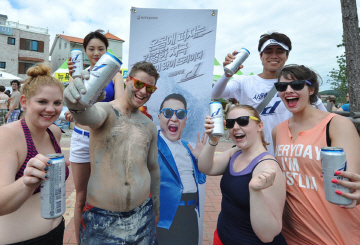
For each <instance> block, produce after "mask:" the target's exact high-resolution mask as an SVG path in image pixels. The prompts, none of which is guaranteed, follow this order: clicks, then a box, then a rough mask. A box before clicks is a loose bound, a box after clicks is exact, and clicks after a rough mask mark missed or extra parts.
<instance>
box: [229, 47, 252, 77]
mask: <svg viewBox="0 0 360 245" xmlns="http://www.w3.org/2000/svg"><path fill="white" fill-rule="evenodd" d="M249 55H250V52H249V50H247V49H246V48H242V49H240V51H239V53H237V54H236V55H235V59H234V60H233V62H231V63H230V64H228V65H226V66H225V67H224V71H225V73H226V74H228V75H230V76H232V75H234V74H235V72H236V71H237V69H239V67H240V66H241V64H242V63H244V61H245V60H246V59H247V57H249Z"/></svg>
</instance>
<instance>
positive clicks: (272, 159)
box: [254, 158, 282, 170]
mask: <svg viewBox="0 0 360 245" xmlns="http://www.w3.org/2000/svg"><path fill="white" fill-rule="evenodd" d="M266 160H271V161H275V162H277V164H279V167H280V169H281V170H282V168H281V166H280V163H279V162H278V161H277V160H276V159H274V158H265V159H261V160H260V161H258V163H257V164H256V165H255V166H254V168H255V167H256V166H257V165H259V163H261V162H263V161H266Z"/></svg>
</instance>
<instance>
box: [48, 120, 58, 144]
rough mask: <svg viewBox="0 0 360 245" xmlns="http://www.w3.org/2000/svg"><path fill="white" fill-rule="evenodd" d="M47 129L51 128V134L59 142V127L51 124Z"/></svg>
mask: <svg viewBox="0 0 360 245" xmlns="http://www.w3.org/2000/svg"><path fill="white" fill-rule="evenodd" d="M49 129H50V130H51V132H52V133H53V135H54V136H55V139H56V140H57V141H58V142H60V138H61V129H60V128H59V127H58V126H57V125H55V124H52V125H51V126H50V127H49Z"/></svg>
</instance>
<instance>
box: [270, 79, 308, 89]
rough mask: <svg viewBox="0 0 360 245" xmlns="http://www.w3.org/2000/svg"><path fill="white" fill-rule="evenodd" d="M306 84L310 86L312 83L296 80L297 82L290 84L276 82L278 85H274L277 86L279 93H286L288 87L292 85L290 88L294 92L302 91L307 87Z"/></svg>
mask: <svg viewBox="0 0 360 245" xmlns="http://www.w3.org/2000/svg"><path fill="white" fill-rule="evenodd" d="M305 83H307V84H308V85H311V82H309V81H308V80H295V81H292V82H288V83H284V82H276V83H274V85H275V88H276V90H277V91H279V92H284V91H285V90H286V89H287V87H288V85H290V87H291V88H292V89H293V90H296V91H299V90H302V89H303V88H304V86H305Z"/></svg>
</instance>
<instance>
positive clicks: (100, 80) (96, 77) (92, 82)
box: [79, 52, 122, 107]
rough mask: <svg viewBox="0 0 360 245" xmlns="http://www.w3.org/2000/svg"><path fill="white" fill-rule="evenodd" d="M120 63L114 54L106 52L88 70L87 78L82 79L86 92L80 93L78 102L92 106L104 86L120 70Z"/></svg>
mask: <svg viewBox="0 0 360 245" xmlns="http://www.w3.org/2000/svg"><path fill="white" fill-rule="evenodd" d="M121 65H122V63H121V61H120V60H119V59H118V58H116V57H115V56H114V55H112V54H110V53H108V52H106V53H105V54H103V56H101V58H100V59H99V60H98V62H96V64H95V66H94V67H93V68H92V69H91V71H90V78H89V80H86V79H84V85H85V89H86V94H83V95H81V99H80V100H79V102H80V103H81V104H82V105H84V106H87V107H88V106H92V105H93V104H95V103H96V101H97V99H98V98H99V96H100V95H101V93H102V92H103V91H104V89H105V88H106V86H107V85H108V84H109V83H110V81H111V79H113V78H114V76H115V75H116V73H118V72H119V71H120V67H121Z"/></svg>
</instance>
